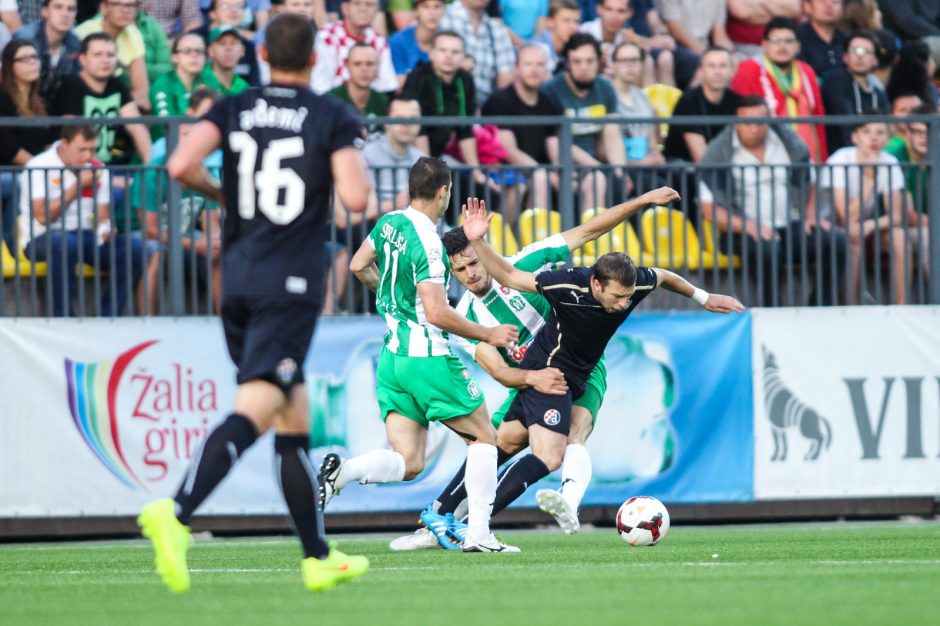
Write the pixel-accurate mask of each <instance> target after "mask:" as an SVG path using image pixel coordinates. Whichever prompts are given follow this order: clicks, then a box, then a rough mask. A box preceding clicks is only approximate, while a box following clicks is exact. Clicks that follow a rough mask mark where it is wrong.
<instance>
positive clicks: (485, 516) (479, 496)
mask: <svg viewBox="0 0 940 626" xmlns="http://www.w3.org/2000/svg"><path fill="white" fill-rule="evenodd" d="M496 458H497V452H496V446H494V445H492V444H489V443H473V444H470V445H469V446H467V463H466V469H467V476H466V481H465V483H466V486H467V505H468V506H469V519H468V520H467V525H468V528H467V531H468V533H469V535H470V536H471V537H477V538H487V537H489V536H490V514H491V512H492V509H493V498H494V496H495V495H496Z"/></svg>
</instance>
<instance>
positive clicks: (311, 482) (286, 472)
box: [274, 435, 330, 559]
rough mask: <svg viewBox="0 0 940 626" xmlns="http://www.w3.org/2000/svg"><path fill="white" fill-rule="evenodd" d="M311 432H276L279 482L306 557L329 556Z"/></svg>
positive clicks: (276, 468)
mask: <svg viewBox="0 0 940 626" xmlns="http://www.w3.org/2000/svg"><path fill="white" fill-rule="evenodd" d="M309 443H310V436H309V435H277V436H276V437H275V438H274V463H275V471H276V473H277V479H278V484H280V486H281V492H282V493H283V494H284V501H285V502H286V503H287V511H288V512H289V513H290V518H291V521H292V522H293V524H294V532H296V533H297V536H298V537H299V538H300V543H301V545H302V546H303V549H304V557H311V556H312V557H315V558H318V559H323V558H326V556H327V554H329V552H330V549H329V547H328V546H327V545H326V531H325V530H324V529H323V512H322V511H321V510H320V507H319V506H318V504H317V492H318V486H317V473H316V471H315V470H314V469H313V466H312V465H311V464H310V458H309V457H308V456H307V446H308V445H309Z"/></svg>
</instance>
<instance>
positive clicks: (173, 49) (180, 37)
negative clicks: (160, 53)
mask: <svg viewBox="0 0 940 626" xmlns="http://www.w3.org/2000/svg"><path fill="white" fill-rule="evenodd" d="M188 36H192V37H199V39H200V41H202V43H203V44H205V43H206V40H205V39H203V38H202V35H200V34H199V33H194V32H192V31H184V32H182V33H180V34H179V35H177V36H176V37H174V38H173V41H172V43H171V44H170V52H171V53H172V54H176V53H177V52H179V48H180V42H181V41H182V40H183V38H184V37H188Z"/></svg>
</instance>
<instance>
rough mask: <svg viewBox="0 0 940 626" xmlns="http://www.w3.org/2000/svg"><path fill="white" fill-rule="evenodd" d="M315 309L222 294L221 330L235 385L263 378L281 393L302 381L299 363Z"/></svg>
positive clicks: (284, 300)
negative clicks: (234, 376) (236, 376)
mask: <svg viewBox="0 0 940 626" xmlns="http://www.w3.org/2000/svg"><path fill="white" fill-rule="evenodd" d="M320 308H321V305H320V304H318V303H314V302H310V301H306V300H300V299H291V298H264V297H252V296H226V297H224V298H223V299H222V328H223V329H224V330H225V343H226V344H227V345H228V353H229V354H230V355H231V357H232V361H234V362H235V367H237V368H238V378H237V380H238V384H239V385H241V384H243V383H247V382H249V381H252V380H266V381H268V382H269V383H272V384H274V385H277V386H278V387H279V388H280V389H281V391H283V392H284V394H285V395H289V393H290V390H291V387H293V386H294V385H296V384H299V383H302V382H303V381H304V370H303V366H304V361H305V360H306V358H307V351H308V350H309V349H310V341H311V340H312V339H313V330H314V328H316V325H317V316H318V315H319V313H320Z"/></svg>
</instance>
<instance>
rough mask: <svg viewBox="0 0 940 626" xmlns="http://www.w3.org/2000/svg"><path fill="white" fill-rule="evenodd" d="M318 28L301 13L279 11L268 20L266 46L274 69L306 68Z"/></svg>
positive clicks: (265, 34) (292, 70) (292, 69)
mask: <svg viewBox="0 0 940 626" xmlns="http://www.w3.org/2000/svg"><path fill="white" fill-rule="evenodd" d="M315 37H316V28H315V27H314V25H313V24H311V23H310V20H308V19H306V18H304V17H303V16H301V15H294V14H292V13H279V14H277V16H275V17H274V19H272V20H271V21H270V22H268V28H267V31H265V33H264V46H265V48H267V50H268V63H269V64H270V65H271V68H272V69H277V70H283V71H286V72H298V71H302V70H305V69H306V68H307V66H308V65H309V63H310V55H311V54H312V53H313V40H314V38H315Z"/></svg>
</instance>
